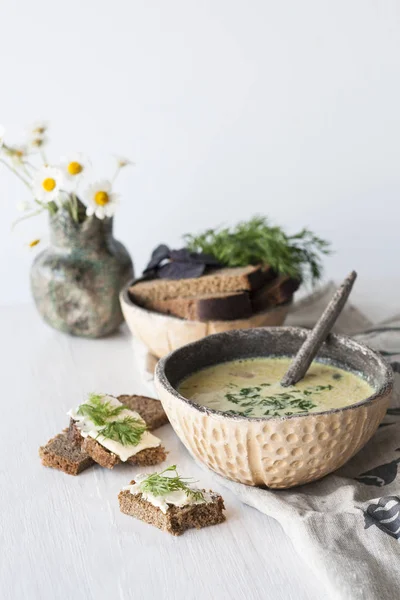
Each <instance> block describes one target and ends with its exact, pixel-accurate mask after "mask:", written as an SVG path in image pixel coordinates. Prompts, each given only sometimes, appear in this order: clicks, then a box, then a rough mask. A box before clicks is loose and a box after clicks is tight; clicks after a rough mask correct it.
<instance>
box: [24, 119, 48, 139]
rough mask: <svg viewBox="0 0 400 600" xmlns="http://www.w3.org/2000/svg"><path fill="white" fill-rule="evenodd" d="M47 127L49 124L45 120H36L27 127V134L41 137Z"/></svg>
mask: <svg viewBox="0 0 400 600" xmlns="http://www.w3.org/2000/svg"><path fill="white" fill-rule="evenodd" d="M48 128H49V124H48V122H47V121H36V123H33V124H32V125H31V126H30V127H29V134H30V135H31V136H32V137H36V138H37V137H43V136H44V134H45V133H46V131H47V129H48Z"/></svg>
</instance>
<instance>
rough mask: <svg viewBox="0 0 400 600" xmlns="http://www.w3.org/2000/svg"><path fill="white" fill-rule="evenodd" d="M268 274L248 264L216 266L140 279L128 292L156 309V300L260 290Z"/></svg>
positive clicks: (144, 305) (135, 299) (147, 306)
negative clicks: (209, 269)
mask: <svg viewBox="0 0 400 600" xmlns="http://www.w3.org/2000/svg"><path fill="white" fill-rule="evenodd" d="M266 277H267V275H266V272H265V270H263V269H261V267H259V266H252V265H248V266H247V267H233V268H224V269H216V270H214V271H212V272H211V273H208V274H207V275H202V276H201V277H194V278H189V279H151V280H147V281H146V280H145V281H138V282H136V283H135V284H134V285H132V286H131V287H130V288H129V294H130V296H131V298H132V300H133V301H134V302H136V303H137V304H139V305H140V306H143V307H144V308H148V309H150V310H157V309H156V307H155V305H154V303H155V302H159V301H163V300H171V299H174V298H179V297H184V298H185V297H194V296H199V295H205V294H207V295H214V294H221V293H227V292H242V291H250V290H257V289H259V288H260V287H262V285H263V284H264V282H265V281H266V279H265V278H266Z"/></svg>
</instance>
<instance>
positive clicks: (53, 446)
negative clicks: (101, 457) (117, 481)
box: [39, 429, 94, 475]
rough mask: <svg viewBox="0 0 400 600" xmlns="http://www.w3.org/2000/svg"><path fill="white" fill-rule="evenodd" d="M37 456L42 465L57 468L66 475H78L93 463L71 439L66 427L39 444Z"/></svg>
mask: <svg viewBox="0 0 400 600" xmlns="http://www.w3.org/2000/svg"><path fill="white" fill-rule="evenodd" d="M39 456H40V458H41V461H42V465H43V466H45V467H51V468H52V469H58V470H59V471H63V472H64V473H67V474H68V475H79V473H81V472H82V471H84V470H85V469H88V468H89V467H91V466H92V465H94V461H93V459H92V458H91V457H90V456H89V454H88V453H87V452H85V450H84V449H83V448H81V447H80V446H79V445H77V444H75V443H74V442H73V440H71V438H70V436H69V434H68V430H67V429H65V430H64V431H63V432H61V433H59V434H58V435H56V436H55V437H53V438H51V440H49V441H48V442H47V444H46V445H45V446H41V447H40V448H39Z"/></svg>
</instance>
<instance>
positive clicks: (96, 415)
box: [68, 394, 166, 469]
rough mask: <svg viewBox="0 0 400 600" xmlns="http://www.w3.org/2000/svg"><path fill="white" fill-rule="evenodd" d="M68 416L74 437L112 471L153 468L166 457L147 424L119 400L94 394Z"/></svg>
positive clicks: (98, 461) (83, 447)
mask: <svg viewBox="0 0 400 600" xmlns="http://www.w3.org/2000/svg"><path fill="white" fill-rule="evenodd" d="M68 414H69V416H70V417H71V424H70V431H71V436H72V437H73V438H74V440H75V441H76V442H77V443H79V441H80V443H81V447H82V449H83V450H84V451H85V452H87V454H88V455H89V456H90V457H91V458H92V459H93V460H94V461H95V462H96V463H98V464H99V465H101V466H102V467H106V468H108V469H112V468H113V467H114V466H115V465H116V464H118V463H119V462H129V463H133V464H139V465H144V466H146V465H154V464H158V463H160V462H162V461H163V460H164V459H165V457H166V453H165V449H164V448H163V447H162V446H161V440H160V439H159V438H157V437H156V436H154V435H152V434H151V433H149V431H148V427H147V424H146V422H145V420H144V419H143V418H142V417H141V416H140V414H139V413H137V412H135V411H132V410H130V408H129V407H128V406H126V405H125V404H122V403H121V402H120V401H119V400H117V398H114V397H112V396H107V395H105V394H104V395H99V394H91V395H89V398H88V400H87V402H85V403H83V404H80V405H79V406H78V407H77V408H76V410H70V411H69V412H68Z"/></svg>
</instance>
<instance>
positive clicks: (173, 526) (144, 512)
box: [118, 474, 225, 535]
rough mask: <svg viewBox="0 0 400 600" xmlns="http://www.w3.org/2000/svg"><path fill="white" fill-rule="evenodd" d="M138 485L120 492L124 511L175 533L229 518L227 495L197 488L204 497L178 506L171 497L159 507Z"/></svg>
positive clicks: (215, 523) (121, 507)
mask: <svg viewBox="0 0 400 600" xmlns="http://www.w3.org/2000/svg"><path fill="white" fill-rule="evenodd" d="M156 475H157V474H156ZM135 488H137V483H136V481H135V480H132V481H131V482H130V485H128V486H126V487H125V488H124V489H123V490H122V491H121V492H120V493H119V494H118V501H119V507H120V510H121V512H122V513H124V514H126V515H129V516H131V517H135V518H136V519H140V520H141V521H143V522H144V523H148V524H149V525H153V526H154V527H157V528H158V529H161V530H162V531H166V532H168V533H171V534H172V535H182V533H184V532H185V531H186V530H187V529H192V528H195V529H202V528H203V527H208V526H209V525H218V524H219V523H223V521H225V515H224V514H223V511H224V509H225V506H224V501H223V498H222V496H220V495H219V494H216V493H214V492H211V491H209V492H207V491H206V490H196V494H197V495H198V496H199V495H200V496H201V497H202V498H203V500H201V501H199V500H197V501H195V502H189V503H187V504H182V503H181V504H180V505H175V504H173V503H172V502H169V501H168V499H167V501H166V502H165V503H162V502H160V504H161V506H157V505H156V503H155V504H153V503H152V502H151V501H150V500H149V499H148V497H146V494H143V493H142V492H141V491H138V492H136V491H135ZM157 500H159V499H157ZM153 502H154V499H153Z"/></svg>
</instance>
